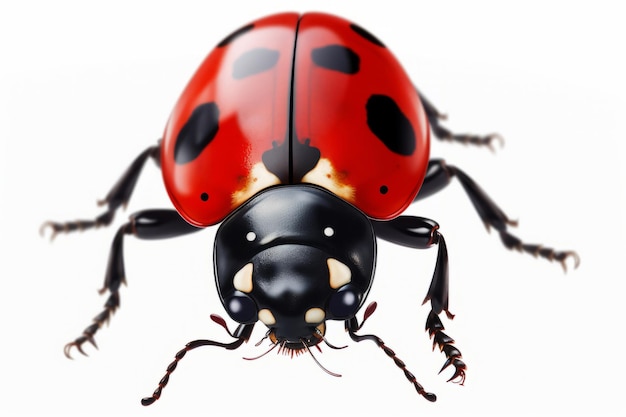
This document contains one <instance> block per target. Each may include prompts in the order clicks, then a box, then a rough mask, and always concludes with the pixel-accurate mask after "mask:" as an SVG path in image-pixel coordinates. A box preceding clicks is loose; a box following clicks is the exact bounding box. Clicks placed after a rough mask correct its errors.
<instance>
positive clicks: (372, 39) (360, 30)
mask: <svg viewBox="0 0 626 417" xmlns="http://www.w3.org/2000/svg"><path fill="white" fill-rule="evenodd" d="M350 29H352V30H353V31H355V32H356V33H357V34H358V35H359V36H361V37H362V38H363V39H366V40H368V41H370V42H371V43H373V44H374V45H378V46H382V47H383V48H386V46H385V44H384V43H382V42H381V41H380V39H378V38H377V37H376V36H374V35H372V34H371V33H370V32H369V31H367V30H365V29H363V28H362V27H361V26H359V25H356V24H354V23H352V24H351V25H350Z"/></svg>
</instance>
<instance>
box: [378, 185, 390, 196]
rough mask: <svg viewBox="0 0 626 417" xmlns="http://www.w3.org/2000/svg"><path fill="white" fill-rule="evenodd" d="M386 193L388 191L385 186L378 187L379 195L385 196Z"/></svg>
mask: <svg viewBox="0 0 626 417" xmlns="http://www.w3.org/2000/svg"><path fill="white" fill-rule="evenodd" d="M388 191H389V187H387V186H386V185H381V186H380V193H381V194H387V192H388Z"/></svg>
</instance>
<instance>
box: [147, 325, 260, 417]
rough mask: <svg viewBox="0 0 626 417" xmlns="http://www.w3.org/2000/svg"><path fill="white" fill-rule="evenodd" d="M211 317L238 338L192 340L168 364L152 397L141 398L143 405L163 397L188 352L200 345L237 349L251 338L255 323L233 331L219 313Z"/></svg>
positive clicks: (240, 326) (241, 326)
mask: <svg viewBox="0 0 626 417" xmlns="http://www.w3.org/2000/svg"><path fill="white" fill-rule="evenodd" d="M211 319H212V320H213V321H215V322H216V323H218V324H219V325H221V326H222V327H224V328H225V329H226V331H227V332H228V334H229V335H231V336H232V337H233V338H235V339H236V340H235V341H234V342H231V343H222V342H216V341H214V340H205V339H202V340H194V341H192V342H189V343H187V344H186V345H185V347H184V348H182V349H181V350H179V351H178V353H176V355H175V356H174V360H173V361H172V362H171V363H170V364H169V365H168V367H167V369H166V371H165V375H164V376H163V378H161V380H160V381H159V385H158V386H157V388H156V389H155V390H154V393H152V395H151V396H150V397H144V398H142V399H141V404H142V405H144V406H148V405H151V404H154V402H155V401H156V400H158V399H159V398H161V394H162V391H163V388H165V386H166V385H167V383H168V382H169V380H170V375H171V374H172V372H174V370H175V369H176V367H177V366H178V362H180V360H181V359H182V358H183V357H185V355H186V354H187V352H189V351H190V350H192V349H195V348H197V347H200V346H217V347H221V348H224V349H228V350H234V349H237V348H238V347H239V346H241V345H242V344H243V343H244V342H247V341H248V339H250V335H251V334H252V329H253V328H254V323H252V324H240V325H239V326H238V327H237V329H236V330H235V331H234V332H233V333H231V332H230V330H228V328H227V327H226V322H225V321H224V319H223V318H221V317H220V316H217V315H211Z"/></svg>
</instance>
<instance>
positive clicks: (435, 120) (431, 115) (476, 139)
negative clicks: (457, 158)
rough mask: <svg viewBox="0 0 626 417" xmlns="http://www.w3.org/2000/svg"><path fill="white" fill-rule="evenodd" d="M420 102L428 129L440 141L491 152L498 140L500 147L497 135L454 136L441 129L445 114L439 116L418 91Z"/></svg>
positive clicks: (501, 142) (454, 134)
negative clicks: (457, 143) (481, 147)
mask: <svg viewBox="0 0 626 417" xmlns="http://www.w3.org/2000/svg"><path fill="white" fill-rule="evenodd" d="M417 93H418V94H419V97H420V100H421V101H422V105H423V106H424V111H425V112H426V117H428V122H429V123H430V128H431V129H432V131H433V133H434V135H435V137H436V138H437V139H440V140H447V141H451V142H459V143H463V144H471V145H478V146H487V147H489V149H491V150H492V151H493V150H494V149H493V142H494V141H495V140H498V141H499V142H500V145H502V144H503V143H504V140H503V139H502V136H500V135H498V134H497V133H491V134H489V135H482V136H480V135H470V134H456V133H452V132H451V131H449V130H448V129H446V128H445V127H443V126H442V125H441V123H440V121H441V120H446V119H447V116H446V115H445V114H441V113H440V112H439V110H437V108H436V107H435V106H433V104H432V103H431V102H430V101H428V99H427V98H426V97H424V95H423V94H422V93H420V92H419V91H418V92H417Z"/></svg>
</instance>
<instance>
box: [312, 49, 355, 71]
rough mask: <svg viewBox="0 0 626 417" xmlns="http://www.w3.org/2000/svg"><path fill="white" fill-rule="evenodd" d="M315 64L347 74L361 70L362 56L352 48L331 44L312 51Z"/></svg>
mask: <svg viewBox="0 0 626 417" xmlns="http://www.w3.org/2000/svg"><path fill="white" fill-rule="evenodd" d="M311 58H312V59H313V62H314V63H315V65H317V66H319V67H322V68H326V69H329V70H332V71H339V72H343V73H345V74H356V73H357V72H359V66H360V63H361V58H359V56H358V55H357V54H356V52H354V51H353V50H352V49H350V48H346V47H345V46H341V45H329V46H324V47H322V48H316V49H313V51H311Z"/></svg>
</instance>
